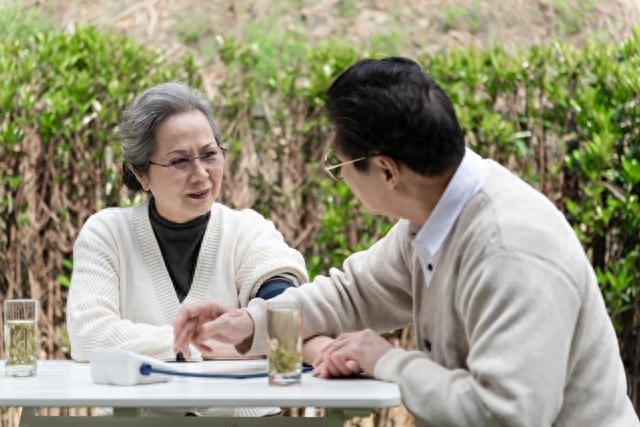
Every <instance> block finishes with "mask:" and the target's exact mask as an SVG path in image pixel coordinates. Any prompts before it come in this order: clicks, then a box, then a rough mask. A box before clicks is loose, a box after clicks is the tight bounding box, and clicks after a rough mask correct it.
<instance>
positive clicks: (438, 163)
mask: <svg viewBox="0 0 640 427" xmlns="http://www.w3.org/2000/svg"><path fill="white" fill-rule="evenodd" d="M326 108H327V110H328V114H329V119H330V121H331V123H332V125H333V131H334V141H333V148H334V149H335V150H336V151H338V152H339V153H341V154H343V155H344V156H347V157H348V158H350V159H355V158H358V157H361V156H367V155H371V154H384V155H387V156H389V157H391V158H393V159H395V160H398V161H400V162H402V163H404V164H406V165H407V166H408V167H409V168H411V169H412V170H413V171H415V172H417V173H419V174H421V175H424V176H436V175H440V174H443V173H445V172H447V171H449V170H452V169H453V168H455V167H457V166H458V165H459V164H460V162H461V160H462V157H463V156H464V150H465V148H464V147H465V145H464V136H463V134H462V130H461V129H460V124H459V123H458V119H457V117H456V113H455V110H454V108H453V104H452V103H451V100H450V99H449V97H448V96H447V95H446V94H445V93H444V91H443V90H442V89H441V88H440V87H439V86H438V85H437V84H436V82H435V81H434V80H433V78H432V77H431V76H429V75H428V74H427V73H425V72H424V71H423V70H422V68H421V67H420V65H419V64H418V63H416V62H414V61H411V60H409V59H406V58H397V57H393V58H386V59H362V60H360V61H358V62H356V63H355V64H353V65H351V66H350V67H349V68H348V69H347V70H345V71H344V72H343V73H342V74H341V75H340V76H338V78H337V79H336V80H335V81H334V82H333V84H332V85H331V87H330V88H329V90H328V91H327V98H326ZM368 164H369V163H368V161H362V162H358V163H356V164H355V167H356V168H358V169H360V170H366V168H367V167H368Z"/></svg>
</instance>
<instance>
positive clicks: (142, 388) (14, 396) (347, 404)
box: [0, 360, 400, 427]
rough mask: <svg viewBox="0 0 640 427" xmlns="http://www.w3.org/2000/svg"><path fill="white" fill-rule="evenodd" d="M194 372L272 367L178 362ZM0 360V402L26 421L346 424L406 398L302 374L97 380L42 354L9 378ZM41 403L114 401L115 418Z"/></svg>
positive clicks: (369, 384) (363, 382)
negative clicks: (180, 411)
mask: <svg viewBox="0 0 640 427" xmlns="http://www.w3.org/2000/svg"><path fill="white" fill-rule="evenodd" d="M174 365H175V366H176V369H186V370H189V371H196V372H215V373H222V372H228V373H233V372H246V371H251V370H254V371H255V370H256V369H260V370H262V369H266V366H265V365H266V362H265V361H264V360H251V361H218V362H203V363H182V364H179V363H176V364H174ZM3 375H4V362H0V377H1V378H0V407H22V408H23V411H22V416H21V419H20V427H36V426H45V425H46V426H47V427H58V426H59V427H63V426H65V427H67V426H100V427H102V426H158V427H164V426H166V427H169V426H178V425H181V426H182V425H184V426H205V425H206V426H229V427H232V426H233V427H236V426H238V427H241V426H252V425H263V426H294V425H295V426H299V425H309V426H342V425H343V423H344V421H346V420H348V419H350V418H352V417H354V416H359V417H362V416H364V417H366V416H368V415H369V414H370V412H371V409H372V408H388V407H394V406H398V405H399V404H400V391H399V389H398V386H397V385H396V384H392V383H387V382H382V381H377V380H371V379H365V378H357V379H353V378H347V379H329V380H326V379H320V378H314V377H312V376H311V375H310V374H303V378H302V384H301V385H299V386H287V387H272V386H269V385H268V384H267V378H252V379H242V380H235V379H212V378H189V377H173V378H172V379H171V380H170V381H168V382H163V383H155V384H145V385H137V386H113V385H100V384H94V383H93V382H92V380H91V373H90V368H89V365H88V364H82V363H76V362H72V361H68V360H60V361H54V360H42V361H39V362H38V374H37V376H35V377H31V378H8V377H4V376H3ZM239 406H279V407H283V408H286V407H292V408H303V407H322V408H324V409H325V410H324V413H325V416H324V417H305V418H298V417H260V418H241V417H237V418H229V417H200V418H198V417H184V416H180V417H177V416H176V417H139V416H138V408H167V407H239ZM39 407H68V408H75V407H113V408H114V415H113V416H95V417H88V416H71V417H67V416H36V415H35V410H36V409H37V408H39Z"/></svg>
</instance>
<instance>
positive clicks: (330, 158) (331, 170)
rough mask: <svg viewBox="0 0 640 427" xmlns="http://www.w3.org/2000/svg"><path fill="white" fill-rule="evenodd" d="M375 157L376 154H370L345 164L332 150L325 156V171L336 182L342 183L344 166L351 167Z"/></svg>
mask: <svg viewBox="0 0 640 427" xmlns="http://www.w3.org/2000/svg"><path fill="white" fill-rule="evenodd" d="M371 156H375V154H369V155H366V156H362V157H358V158H357V159H353V160H349V161H347V162H343V161H341V160H340V157H338V155H337V154H336V152H335V151H333V150H331V151H329V152H328V153H327V155H326V156H324V171H325V172H326V173H328V174H329V176H330V177H331V178H333V179H335V180H336V181H342V166H344V165H349V164H351V163H356V162H360V161H362V160H364V159H366V158H367V157H371Z"/></svg>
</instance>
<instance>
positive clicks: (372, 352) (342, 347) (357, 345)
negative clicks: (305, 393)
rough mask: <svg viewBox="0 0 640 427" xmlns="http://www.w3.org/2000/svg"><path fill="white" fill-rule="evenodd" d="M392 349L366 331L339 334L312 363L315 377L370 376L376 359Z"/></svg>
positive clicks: (375, 334)
mask: <svg viewBox="0 0 640 427" xmlns="http://www.w3.org/2000/svg"><path fill="white" fill-rule="evenodd" d="M392 348H393V346H392V345H391V344H390V343H389V342H388V341H387V340H386V339H384V338H383V337H381V336H380V335H378V334H377V333H375V332H374V331H372V330H371V329H366V330H364V331H359V332H351V333H347V334H342V335H340V336H339V337H338V338H336V339H335V340H332V341H330V342H328V343H327V344H326V345H325V346H324V347H323V348H322V350H321V351H320V355H319V356H318V357H317V358H316V360H314V362H313V364H312V365H313V372H312V374H313V375H314V376H316V377H320V376H321V377H325V378H329V377H343V376H350V375H354V374H359V373H360V372H361V371H364V373H365V374H367V375H369V376H371V377H372V376H373V368H374V367H375V366H376V363H377V362H378V360H379V359H380V358H381V357H382V355H383V354H385V353H386V352H387V351H389V350H390V349H392Z"/></svg>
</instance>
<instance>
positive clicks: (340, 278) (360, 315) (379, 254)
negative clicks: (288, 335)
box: [247, 226, 412, 354]
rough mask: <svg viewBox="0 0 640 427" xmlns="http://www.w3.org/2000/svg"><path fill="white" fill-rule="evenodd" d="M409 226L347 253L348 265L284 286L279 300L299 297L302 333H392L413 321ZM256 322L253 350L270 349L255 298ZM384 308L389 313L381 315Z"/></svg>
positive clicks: (260, 303)
mask: <svg viewBox="0 0 640 427" xmlns="http://www.w3.org/2000/svg"><path fill="white" fill-rule="evenodd" d="M405 231H406V229H405V228H404V227H398V226H395V227H393V228H392V230H391V231H390V232H389V233H388V234H387V236H385V237H384V238H382V239H381V240H379V241H378V242H376V243H375V244H374V245H373V246H372V247H371V248H370V249H368V250H366V251H362V252H358V253H355V254H353V255H351V256H350V257H348V258H347V259H346V260H345V262H344V264H343V270H339V269H337V268H333V269H331V270H330V272H329V275H328V276H317V277H316V278H315V279H314V280H313V282H311V283H307V284H303V285H301V286H300V287H298V288H289V289H287V290H285V291H284V292H283V293H282V294H281V295H279V296H277V297H276V299H283V300H284V299H287V300H290V299H292V300H297V301H300V303H301V307H302V324H303V331H302V334H303V338H304V339H307V338H310V337H313V336H316V335H328V336H332V337H337V336H338V335H340V334H341V333H343V332H350V331H357V330H361V329H364V328H371V329H374V330H377V331H379V332H388V331H391V330H395V329H397V328H400V327H403V326H406V325H408V324H410V323H411V319H412V311H411V307H412V297H411V284H412V279H411V273H410V269H409V266H408V263H407V252H406V241H405V239H404V238H403V237H404V235H405V234H406V233H405ZM247 310H248V312H249V314H250V315H251V317H252V318H253V320H254V324H255V325H256V329H255V335H254V341H253V347H252V348H251V350H250V352H251V353H252V354H254V353H263V352H264V351H265V349H266V311H265V305H264V304H263V301H260V300H258V299H254V300H252V301H251V303H250V304H249V306H248V308H247ZM380 313H384V316H381V315H380Z"/></svg>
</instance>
